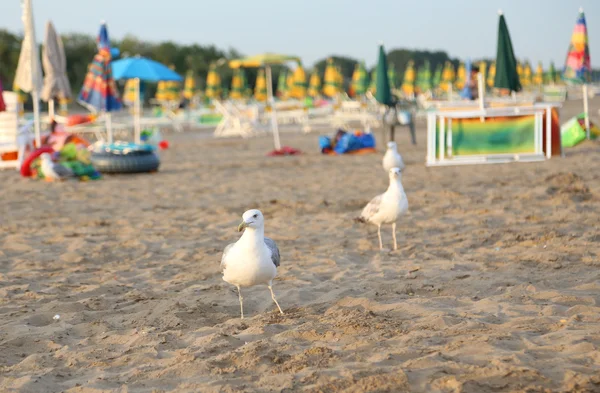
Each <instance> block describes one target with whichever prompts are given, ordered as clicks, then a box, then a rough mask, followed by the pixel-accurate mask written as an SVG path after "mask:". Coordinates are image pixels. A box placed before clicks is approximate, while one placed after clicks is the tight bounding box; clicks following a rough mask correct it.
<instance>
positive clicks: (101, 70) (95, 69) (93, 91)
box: [78, 22, 122, 143]
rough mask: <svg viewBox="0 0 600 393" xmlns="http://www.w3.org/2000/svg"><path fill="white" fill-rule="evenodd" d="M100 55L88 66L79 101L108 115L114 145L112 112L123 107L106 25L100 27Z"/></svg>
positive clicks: (111, 139) (110, 139)
mask: <svg viewBox="0 0 600 393" xmlns="http://www.w3.org/2000/svg"><path fill="white" fill-rule="evenodd" d="M97 46H98V53H96V55H95V56H94V59H93V60H92V62H91V63H90V65H89V66H88V72H87V74H86V76H85V79H84V81H83V87H82V88H81V91H80V92H79V97H78V101H79V102H80V103H81V104H82V105H84V106H86V107H88V108H89V109H91V110H94V111H101V112H106V113H107V120H108V121H107V133H108V143H112V141H113V136H112V124H111V121H110V112H113V111H118V110H119V109H121V107H122V103H121V99H120V97H119V91H118V90H117V85H116V83H115V81H114V79H113V77H112V67H111V64H110V62H111V60H112V57H111V53H110V40H109V38H108V30H107V28H106V23H104V22H103V23H102V25H101V26H100V33H99V34H98V38H97Z"/></svg>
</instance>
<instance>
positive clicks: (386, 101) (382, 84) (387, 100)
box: [375, 45, 394, 106]
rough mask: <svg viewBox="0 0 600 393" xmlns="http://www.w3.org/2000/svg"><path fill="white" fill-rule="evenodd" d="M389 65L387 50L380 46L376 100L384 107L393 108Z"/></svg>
mask: <svg viewBox="0 0 600 393" xmlns="http://www.w3.org/2000/svg"><path fill="white" fill-rule="evenodd" d="M387 67H388V63H387V56H386V55H385V50H384V49H383V45H380V46H379V60H378V61H377V68H376V69H377V80H376V89H377V91H376V93H375V99H376V100H377V101H378V102H379V103H380V104H382V105H385V106H392V105H394V100H393V97H392V91H391V89H390V81H389V79H388V78H389V74H388V69H387Z"/></svg>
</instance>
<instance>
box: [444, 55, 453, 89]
mask: <svg viewBox="0 0 600 393" xmlns="http://www.w3.org/2000/svg"><path fill="white" fill-rule="evenodd" d="M454 77H455V74H454V65H452V62H450V61H446V64H444V70H443V71H442V90H444V91H446V92H449V91H450V88H451V87H452V84H453V83H454Z"/></svg>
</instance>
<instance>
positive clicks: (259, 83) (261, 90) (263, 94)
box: [254, 68, 267, 102]
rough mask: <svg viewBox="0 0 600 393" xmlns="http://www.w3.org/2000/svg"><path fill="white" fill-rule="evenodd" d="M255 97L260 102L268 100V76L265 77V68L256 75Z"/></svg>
mask: <svg viewBox="0 0 600 393" xmlns="http://www.w3.org/2000/svg"><path fill="white" fill-rule="evenodd" d="M254 99H255V100H256V101H260V102H264V101H266V100H267V78H266V77H265V70H264V68H261V69H259V70H258V75H257V76H256V83H255V84H254Z"/></svg>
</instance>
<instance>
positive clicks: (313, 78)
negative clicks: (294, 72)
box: [308, 69, 321, 98]
mask: <svg viewBox="0 0 600 393" xmlns="http://www.w3.org/2000/svg"><path fill="white" fill-rule="evenodd" d="M320 91H321V77H319V73H318V71H317V70H316V69H314V70H313V72H312V73H311V74H310V80H309V82H308V95H309V96H310V97H313V98H315V97H318V96H319V93H320Z"/></svg>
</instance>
